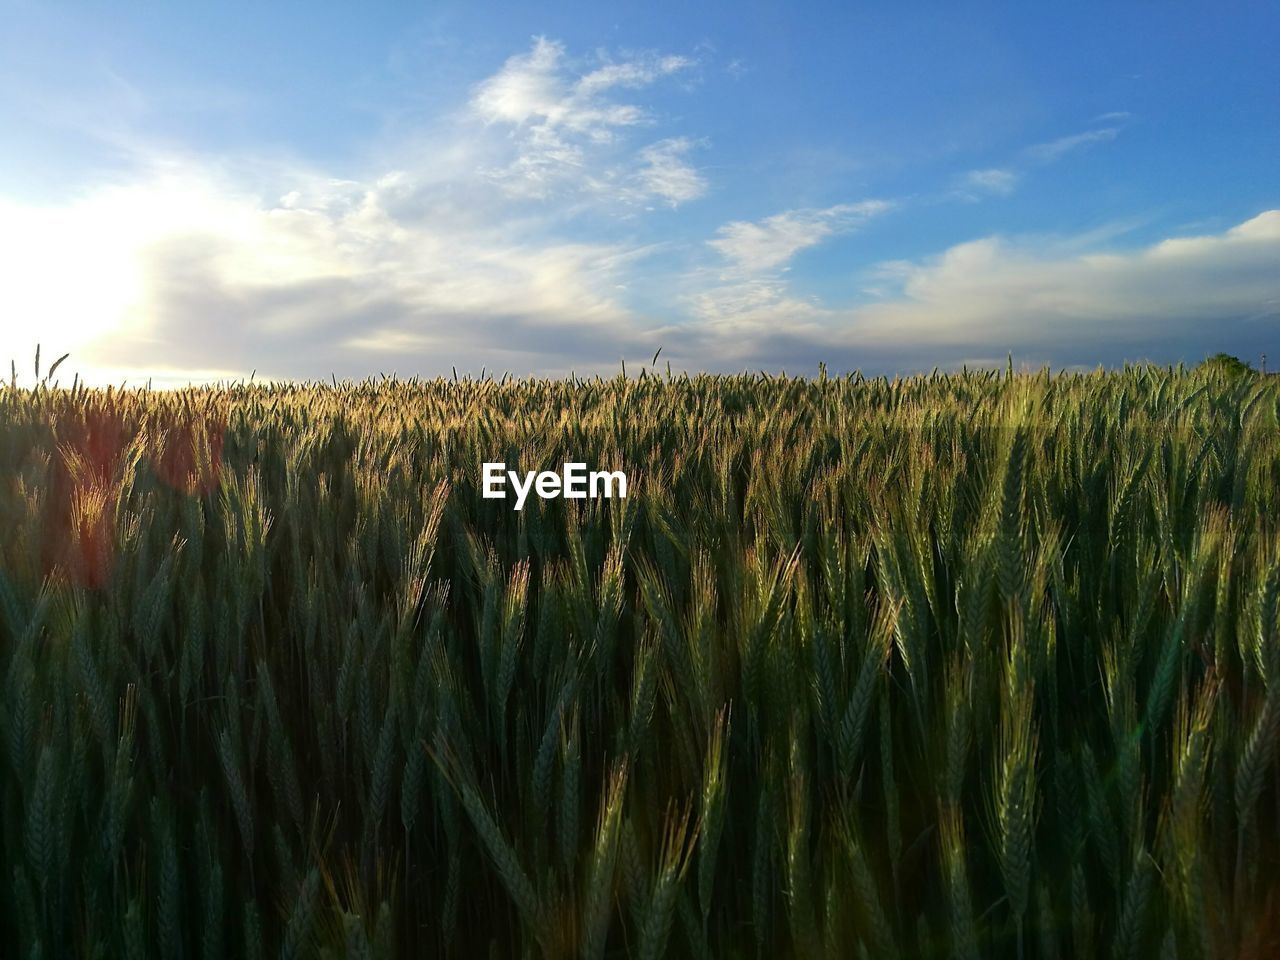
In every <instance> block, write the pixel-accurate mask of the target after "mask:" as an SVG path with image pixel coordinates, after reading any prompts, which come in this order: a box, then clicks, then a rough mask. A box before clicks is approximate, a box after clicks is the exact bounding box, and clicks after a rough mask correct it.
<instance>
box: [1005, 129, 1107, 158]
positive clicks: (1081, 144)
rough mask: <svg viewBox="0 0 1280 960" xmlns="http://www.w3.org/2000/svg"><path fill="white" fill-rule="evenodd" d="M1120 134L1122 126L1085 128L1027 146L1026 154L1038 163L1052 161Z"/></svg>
mask: <svg viewBox="0 0 1280 960" xmlns="http://www.w3.org/2000/svg"><path fill="white" fill-rule="evenodd" d="M1119 135H1120V128H1119V127H1114V126H1113V127H1101V128H1099V129H1097V130H1085V131H1084V132H1083V133H1073V134H1071V135H1070V136H1066V137H1058V138H1057V139H1056V140H1050V141H1048V142H1047V143H1037V144H1035V145H1034V146H1031V147H1028V148H1027V150H1026V155H1027V157H1028V158H1030V159H1031V160H1034V161H1036V162H1038V163H1052V162H1053V161H1054V160H1058V159H1060V158H1062V157H1064V156H1066V155H1067V154H1068V153H1072V152H1073V151H1076V150H1081V149H1083V148H1085V147H1090V146H1093V145H1094V144H1096V143H1106V142H1107V141H1109V140H1114V139H1115V138H1116V137H1118V136H1119Z"/></svg>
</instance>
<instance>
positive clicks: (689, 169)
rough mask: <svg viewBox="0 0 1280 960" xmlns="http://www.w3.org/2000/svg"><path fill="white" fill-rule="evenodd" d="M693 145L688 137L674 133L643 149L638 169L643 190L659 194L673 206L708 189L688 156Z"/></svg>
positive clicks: (638, 176)
mask: <svg viewBox="0 0 1280 960" xmlns="http://www.w3.org/2000/svg"><path fill="white" fill-rule="evenodd" d="M693 146H694V144H693V142H692V141H691V140H689V138H688V137H673V138H671V139H669V140H659V141H658V142H657V143H652V144H650V145H649V146H647V147H645V148H644V149H643V150H641V151H640V167H639V170H638V171H637V172H636V179H637V180H638V182H639V185H640V190H641V193H642V194H647V195H651V196H654V197H657V198H658V199H660V200H662V201H665V202H666V203H667V204H668V205H670V206H672V207H676V206H679V205H680V204H682V203H687V202H689V201H690V200H696V199H697V198H698V197H700V196H702V195H703V194H704V193H706V190H707V181H706V180H705V179H704V178H703V177H702V175H701V174H700V173H698V171H697V170H696V169H695V168H694V167H693V166H691V165H690V164H689V163H688V162H687V161H686V160H685V155H686V154H687V153H689V151H690V150H692V149H693Z"/></svg>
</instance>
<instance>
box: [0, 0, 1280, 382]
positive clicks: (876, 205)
mask: <svg viewBox="0 0 1280 960" xmlns="http://www.w3.org/2000/svg"><path fill="white" fill-rule="evenodd" d="M37 343H39V344H41V347H42V352H43V356H44V357H45V358H52V357H55V356H59V355H61V354H63V353H66V352H70V353H71V358H70V359H69V360H68V361H67V362H66V364H65V365H64V367H63V368H62V370H60V371H59V376H60V377H61V376H62V375H63V374H64V373H65V374H66V375H68V377H69V375H70V374H71V373H72V372H73V371H74V372H75V373H76V374H78V375H80V376H81V377H82V378H85V379H88V380H90V381H91V382H113V383H119V382H132V383H138V382H140V381H142V380H148V379H149V380H152V381H153V382H155V383H156V384H159V385H164V384H180V383H187V382H205V381H210V380H219V379H239V378H242V377H246V376H249V375H250V374H251V373H254V372H255V371H256V376H257V377H258V378H259V379H328V378H329V377H330V376H331V375H334V376H337V377H338V378H340V379H341V378H346V377H351V378H363V377H366V376H372V375H378V374H397V375H399V376H402V377H408V376H414V375H422V376H434V375H439V374H450V373H451V371H453V370H455V369H456V370H457V371H458V372H459V373H460V374H461V373H462V372H472V373H478V372H480V371H481V370H482V369H484V370H486V371H488V372H493V373H499V372H510V373H512V374H514V375H516V376H525V375H538V376H563V375H567V374H569V373H571V372H572V373H577V374H580V375H583V374H594V373H601V374H606V375H607V374H611V373H617V372H618V371H619V369H620V366H621V364H622V363H623V362H626V363H627V364H628V369H629V370H634V369H637V368H639V367H640V366H643V365H648V364H651V363H652V362H653V355H654V354H655V353H656V352H657V351H658V350H659V349H660V348H661V350H662V353H661V355H660V358H659V361H658V365H659V366H660V367H661V368H662V369H664V370H665V366H666V363H667V362H670V363H671V365H672V367H673V369H677V370H689V371H697V370H709V371H724V372H732V371H742V370H766V371H770V372H778V371H786V372H789V373H795V374H806V375H808V374H814V373H816V371H817V369H818V364H819V363H825V364H826V365H827V367H828V368H829V369H830V370H832V371H833V372H845V371H852V370H855V369H857V370H862V371H863V372H864V373H867V374H882V373H884V374H896V373H912V372H917V371H928V370H931V369H934V368H941V369H955V368H959V367H961V366H963V365H969V366H987V365H1003V364H1004V363H1005V362H1006V358H1007V357H1008V356H1010V355H1012V356H1013V357H1014V360H1015V362H1016V363H1017V364H1018V365H1019V366H1021V367H1026V368H1037V367H1039V366H1042V365H1049V366H1051V367H1053V368H1055V369H1074V368H1093V367H1097V366H1098V365H1105V366H1118V365H1121V364H1123V363H1126V362H1142V361H1151V362H1156V363H1162V364H1165V363H1178V362H1186V363H1194V362H1197V361H1199V360H1201V359H1203V358H1204V357H1205V356H1206V355H1208V354H1211V353H1215V352H1218V351H1225V352H1228V353H1233V354H1236V355H1238V356H1240V357H1242V358H1244V359H1246V360H1249V361H1251V362H1254V363H1255V364H1256V363H1257V362H1258V358H1259V356H1260V355H1261V354H1263V353H1265V352H1268V350H1270V352H1271V353H1272V355H1273V357H1274V358H1275V359H1274V365H1275V366H1276V367H1280V6H1278V5H1276V4H1274V3H1263V2H1258V3H1251V4H1243V3H1233V2H1229V0H1228V2H1216V3H1208V2H1205V3H1184V2H1179V0H1165V2H1160V3H1156V2H1146V0H1143V2H1136V0H1135V2H1122V3H1090V2H1080V3H1075V4H1069V5H1052V6H1050V5H1045V4H1028V3H999V4H997V3H984V4H969V3H938V4H916V3H908V2H904V3H894V4H887V3H861V4H851V3H839V4H818V3H756V2H751V0H735V2H732V3H721V2H706V3H698V4H686V3H665V2H657V0H647V2H644V3H625V4H624V3H602V2H594V3H579V2H565V3H557V4H514V3H513V4H490V3H484V2H478V0H470V2H456V3H455V2H438V3H430V4H407V3H406V4H388V3H368V4H324V3H320V2H314V0H313V2H309V3H299V4H294V3H283V2H278V3H271V4H261V3H252V4H250V3H241V2H232V0H223V2H219V3H216V4H215V3H212V2H209V3H205V2H195V0H192V2H190V3H182V4H162V3H159V2H154V0H139V2H136V3H129V4H109V3H106V2H88V0H86V2H82V3H50V2H38V3H37V2H26V0H20V2H15V0H0V363H3V361H4V360H5V359H10V358H12V359H14V360H15V361H16V363H17V367H18V370H19V379H20V380H21V379H22V378H23V377H27V378H30V377H31V376H33V374H34V370H33V369H32V362H31V361H32V357H33V356H34V353H35V347H36V344H37ZM47 364H48V360H47V359H46V369H47Z"/></svg>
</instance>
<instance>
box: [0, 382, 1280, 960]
mask: <svg viewBox="0 0 1280 960" xmlns="http://www.w3.org/2000/svg"><path fill="white" fill-rule="evenodd" d="M1278 424H1280V387H1278V386H1277V384H1276V383H1275V382H1274V381H1273V380H1268V379H1266V378H1259V377H1235V378H1232V377H1229V376H1226V375H1225V374H1223V373H1221V372H1217V373H1196V372H1188V371H1184V370H1182V369H1165V368H1154V367H1133V368H1128V369H1125V370H1123V371H1118V372H1110V373H1107V372H1098V373H1090V374H1056V375H1051V374H1050V373H1048V372H1043V373H1040V374H1016V375H1015V374H1013V373H1012V371H1009V372H966V373H962V374H954V375H940V374H935V375H933V376H922V377H914V378H907V379H898V380H892V381H891V380H886V379H865V378H863V377H861V376H858V375H853V376H847V377H839V378H836V377H827V376H826V375H825V373H824V374H823V375H822V376H819V377H817V378H814V379H800V378H789V377H768V376H765V375H755V376H748V375H741V376H708V375H702V376H696V377H687V376H674V377H673V376H670V375H669V374H668V375H665V376H653V375H651V373H650V372H649V371H645V372H644V373H643V374H642V375H641V376H640V377H636V376H631V377H623V376H620V377H615V378H612V379H600V378H595V379H591V380H582V379H577V378H573V379H568V380H562V381H546V380H512V379H504V380H502V381H497V380H494V379H491V378H483V379H479V380H477V379H474V378H467V379H461V380H458V379H439V380H412V381H396V380H391V379H376V380H370V381H366V382H361V383H333V384H292V385H258V386H255V385H251V384H243V383H241V384H233V385H224V386H219V387H207V388H191V389H187V390H185V391H181V392H149V391H146V390H125V389H118V390H106V391H103V390H86V389H85V388H84V387H83V386H80V385H76V386H75V387H74V388H73V389H70V390H68V389H65V388H54V387H53V386H51V385H49V384H48V383H45V384H42V385H39V386H36V387H34V388H19V387H17V386H16V385H11V386H6V387H3V388H0V529H2V530H3V531H4V536H3V538H2V540H0V685H2V686H0V866H2V867H3V870H2V872H0V904H2V906H0V956H3V957H6V958H14V960H18V958H22V960H36V958H45V960H50V958H62V957H96V958H103V960H108V958H143V957H163V958H170V957H185V958H193V960H194V958H215V957H224V956H226V957H245V958H258V957H275V956H279V957H290V958H292V957H316V956H319V957H392V956H398V957H435V956H440V957H460V958H506V957H518V958H525V957H528V958H541V957H545V958H562V957H580V958H584V960H599V958H640V960H653V958H658V957H691V958H704V957H728V958H734V957H743V958H756V957H761V958H771V957H796V958H805V960H807V958H843V957H852V958H860V957H866V958H873V957H874V958H885V957H901V958H910V957H923V958H931V957H937V958H966V960H968V958H979V957H982V958H987V957H1019V958H1033V957H1035V958H1046V960H1047V958H1070V957H1092V956H1100V957H1101V956H1107V957H1117V958H1141V957H1160V958H1165V957H1168V958H1175V957H1176V958H1203V960H1213V958H1259V960H1262V958H1268V957H1274V956H1277V955H1280V893H1278V891H1280V880H1277V879H1276V878H1277V877H1278V876H1280V870H1278V869H1277V867H1280V763H1278V762H1277V749H1278V743H1277V739H1278V736H1280V613H1278V603H1280V510H1278V508H1280V429H1278ZM491 460H504V461H505V462H506V463H507V464H508V465H509V466H511V467H513V468H518V469H521V470H530V469H544V468H548V469H555V468H556V467H558V465H559V464H561V463H562V462H564V461H566V460H576V461H586V462H587V463H588V464H590V465H591V466H592V467H593V468H599V469H624V470H626V471H627V472H628V475H629V477H630V478H631V490H630V493H629V496H628V497H627V498H626V499H614V500H608V501H605V500H585V501H565V500H556V501H547V502H543V501H540V500H538V499H536V498H531V499H530V500H529V502H528V503H527V504H526V505H525V507H524V509H523V510H521V511H518V512H517V511H514V510H512V509H511V505H510V503H509V502H505V501H494V500H486V499H483V498H482V496H481V489H480V464H481V463H482V462H484V461H491Z"/></svg>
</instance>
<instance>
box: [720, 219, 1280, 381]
mask: <svg viewBox="0 0 1280 960" xmlns="http://www.w3.org/2000/svg"><path fill="white" fill-rule="evenodd" d="M1077 250H1078V244H1076V243H1075V242H1074V240H1073V239H1072V238H1067V239H1066V240H1060V241H1054V242H1052V243H1044V242H1035V241H1031V240H1022V241H1012V240H1006V239H1001V238H998V237H987V238H982V239H978V240H973V241H970V242H967V243H962V244H958V245H956V246H954V247H951V248H950V249H948V250H946V251H945V252H943V253H942V254H940V255H939V256H936V257H933V258H929V259H926V260H923V261H895V262H890V263H885V264H882V265H881V266H880V268H879V271H878V273H879V279H880V281H882V283H883V284H884V286H882V288H881V296H880V297H879V299H877V300H876V301H874V302H870V303H867V304H864V305H860V306H855V307H850V308H846V309H833V308H829V307H825V306H818V305H814V304H812V303H804V302H803V301H798V300H797V299H796V298H795V297H794V296H792V295H790V294H789V293H788V291H787V290H786V289H785V288H777V287H775V288H773V289H772V290H764V289H763V288H760V289H759V292H760V293H761V295H760V296H759V297H757V298H756V299H755V300H754V301H746V300H744V301H742V302H740V303H737V304H734V303H732V302H726V303H723V304H717V303H715V302H714V301H713V300H711V299H709V298H708V299H704V300H703V302H702V303H703V305H704V306H706V307H709V308H711V309H712V310H713V311H714V312H713V313H712V314H711V315H710V316H709V317H708V319H709V320H711V321H712V323H711V324H709V325H708V327H707V329H708V330H711V329H714V330H715V331H716V337H717V341H716V342H717V343H718V344H723V345H725V346H726V347H727V348H728V349H729V350H730V351H731V352H732V355H733V356H734V357H735V358H738V359H740V360H741V361H742V362H744V363H747V364H750V365H758V364H759V363H761V362H764V361H766V359H767V358H773V361H774V363H775V364H777V363H784V362H790V363H791V365H792V366H793V367H794V366H796V358H801V359H804V360H805V362H806V363H807V362H808V360H809V359H810V358H811V359H813V362H815V363H816V362H817V360H826V361H827V362H829V363H831V364H832V366H837V365H843V366H861V367H863V368H864V369H872V370H875V369H880V370H884V369H891V370H894V369H896V370H904V369H926V370H927V369H929V368H931V367H933V366H934V365H940V366H956V367H958V366H959V365H960V363H962V362H964V361H965V360H967V359H969V360H971V359H972V358H974V357H1002V356H1004V355H1005V354H1006V353H1007V352H1009V351H1013V352H1014V354H1015V356H1016V357H1022V358H1024V359H1026V358H1035V359H1036V361H1037V362H1038V361H1041V360H1043V361H1044V362H1048V363H1052V364H1053V365H1054V366H1071V365H1076V364H1086V365H1091V364H1097V363H1099V362H1104V363H1117V362H1119V361H1120V360H1122V359H1130V360H1140V359H1154V360H1158V361H1160V362H1174V361H1177V360H1179V359H1188V360H1196V359H1199V358H1200V357H1203V356H1205V355H1207V354H1209V353H1212V352H1215V351H1217V350H1226V351H1227V352H1230V353H1237V354H1240V355H1242V356H1248V357H1253V356H1256V355H1257V353H1258V352H1262V351H1265V350H1266V349H1267V345H1268V343H1272V344H1273V343H1274V342H1275V340H1276V338H1277V337H1280V271H1277V270H1276V269H1275V265H1276V264H1277V263H1280V210H1269V211H1265V212H1263V213H1261V214H1259V215H1258V216H1256V217H1253V218H1252V219H1250V220H1248V221H1246V222H1244V223H1242V224H1240V225H1238V226H1236V227H1234V228H1232V229H1229V230H1226V231H1224V232H1222V233H1218V234H1211V235H1205V236H1196V237H1178V238H1170V239H1166V240H1163V241H1161V242H1158V243H1154V244H1151V245H1149V246H1146V247H1143V248H1139V249H1133V250H1125V251H1116V252H1096V251H1095V252H1089V253H1079V252H1077ZM704 342H705V341H704Z"/></svg>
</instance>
